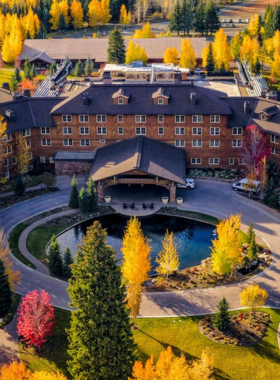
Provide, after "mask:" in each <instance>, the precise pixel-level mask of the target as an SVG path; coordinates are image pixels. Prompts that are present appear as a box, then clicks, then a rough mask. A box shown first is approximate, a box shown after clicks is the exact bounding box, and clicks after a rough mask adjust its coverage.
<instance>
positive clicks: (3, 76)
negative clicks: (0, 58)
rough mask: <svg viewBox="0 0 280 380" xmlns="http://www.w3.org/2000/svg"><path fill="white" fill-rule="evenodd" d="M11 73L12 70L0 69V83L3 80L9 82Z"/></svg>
mask: <svg viewBox="0 0 280 380" xmlns="http://www.w3.org/2000/svg"><path fill="white" fill-rule="evenodd" d="M12 74H13V71H12V70H5V69H2V70H0V84H2V83H4V82H10V79H11V76H12Z"/></svg>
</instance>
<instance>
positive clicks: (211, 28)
mask: <svg viewBox="0 0 280 380" xmlns="http://www.w3.org/2000/svg"><path fill="white" fill-rule="evenodd" d="M219 28H220V19H219V16H218V12H217V8H216V6H215V4H214V3H213V1H208V3H207V5H206V10H205V30H206V33H208V32H210V34H212V33H213V32H216V31H217V30H219Z"/></svg>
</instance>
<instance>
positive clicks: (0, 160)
mask: <svg viewBox="0 0 280 380" xmlns="http://www.w3.org/2000/svg"><path fill="white" fill-rule="evenodd" d="M3 120H4V118H3V116H2V115H0V167H1V169H2V168H3V165H4V158H5V157H6V153H5V145H6V143H5V136H6V132H7V123H5V122H4V121H3ZM1 169H0V172H1Z"/></svg>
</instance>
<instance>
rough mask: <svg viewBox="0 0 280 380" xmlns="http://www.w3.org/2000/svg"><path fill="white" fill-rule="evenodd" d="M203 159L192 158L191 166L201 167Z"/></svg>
mask: <svg viewBox="0 0 280 380" xmlns="http://www.w3.org/2000/svg"><path fill="white" fill-rule="evenodd" d="M201 164H202V159H201V158H191V165H201Z"/></svg>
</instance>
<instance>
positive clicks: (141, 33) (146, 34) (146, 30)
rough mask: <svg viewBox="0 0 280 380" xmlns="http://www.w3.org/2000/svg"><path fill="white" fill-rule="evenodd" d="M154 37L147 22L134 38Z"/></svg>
mask: <svg viewBox="0 0 280 380" xmlns="http://www.w3.org/2000/svg"><path fill="white" fill-rule="evenodd" d="M153 37H154V35H153V33H152V29H151V25H150V23H149V22H147V23H146V24H145V25H143V27H142V29H136V30H135V33H134V35H133V38H153Z"/></svg>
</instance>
